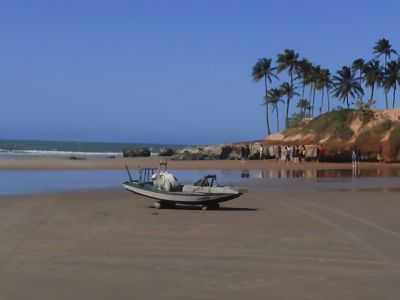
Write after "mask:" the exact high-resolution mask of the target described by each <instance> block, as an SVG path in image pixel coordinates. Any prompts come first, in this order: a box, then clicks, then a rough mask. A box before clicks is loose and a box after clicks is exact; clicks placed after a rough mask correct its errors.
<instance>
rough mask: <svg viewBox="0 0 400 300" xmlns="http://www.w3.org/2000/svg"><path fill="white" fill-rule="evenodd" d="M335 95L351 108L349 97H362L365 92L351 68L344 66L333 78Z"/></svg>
mask: <svg viewBox="0 0 400 300" xmlns="http://www.w3.org/2000/svg"><path fill="white" fill-rule="evenodd" d="M332 92H333V95H334V96H335V97H337V98H339V99H341V100H342V101H343V102H345V101H346V104H347V108H350V102H349V97H352V98H354V97H356V96H362V95H363V94H364V90H363V88H362V87H361V85H360V83H359V81H358V80H357V78H356V77H355V76H354V73H353V72H352V71H351V69H350V68H349V67H346V66H344V67H343V68H342V69H341V70H339V71H337V73H336V75H335V76H333V91H332Z"/></svg>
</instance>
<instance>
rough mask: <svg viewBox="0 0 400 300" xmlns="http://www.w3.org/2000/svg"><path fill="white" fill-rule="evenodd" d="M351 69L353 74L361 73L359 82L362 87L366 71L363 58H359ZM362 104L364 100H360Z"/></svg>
mask: <svg viewBox="0 0 400 300" xmlns="http://www.w3.org/2000/svg"><path fill="white" fill-rule="evenodd" d="M351 68H352V70H353V72H359V73H358V74H359V77H358V78H359V81H360V86H362V80H363V76H362V75H363V71H364V69H365V60H364V59H363V58H357V59H355V60H354V61H353V64H352V65H351ZM360 102H361V103H362V98H360Z"/></svg>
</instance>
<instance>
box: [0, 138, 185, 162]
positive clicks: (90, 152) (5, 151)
mask: <svg viewBox="0 0 400 300" xmlns="http://www.w3.org/2000/svg"><path fill="white" fill-rule="evenodd" d="M186 146H188V145H176V144H175V145H169V144H140V143H106V142H76V141H38V140H0V159H1V158H3V159H6V158H21V157H31V156H101V157H103V156H104V157H107V156H122V151H123V150H124V149H133V148H142V147H146V148H149V149H150V150H151V152H152V153H157V152H159V150H160V149H161V148H173V149H179V148H183V147H186Z"/></svg>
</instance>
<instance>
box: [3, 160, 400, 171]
mask: <svg viewBox="0 0 400 300" xmlns="http://www.w3.org/2000/svg"><path fill="white" fill-rule="evenodd" d="M160 159H162V158H159V157H150V158H116V159H88V160H70V159H52V158H36V159H35V158H32V159H8V160H0V170H100V169H104V170H112V169H123V168H125V165H128V166H129V167H130V168H132V169H135V168H139V167H149V168H150V167H153V168H157V167H158V166H159V163H160ZM168 167H169V168H170V169H196V170H212V169H218V170H254V169H302V170H311V169H351V168H352V166H351V164H350V163H317V162H307V163H302V164H293V163H289V164H286V163H284V162H277V161H276V160H262V161H258V160H252V161H251V160H249V161H245V160H203V161H171V160H169V161H168ZM362 168H364V169H377V168H379V169H390V168H400V164H399V163H396V164H379V163H362Z"/></svg>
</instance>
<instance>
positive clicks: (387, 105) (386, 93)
mask: <svg viewBox="0 0 400 300" xmlns="http://www.w3.org/2000/svg"><path fill="white" fill-rule="evenodd" d="M386 69H387V55H385V72H386ZM383 90H384V93H385V105H386V109H389V102H388V91H387V89H385V88H383Z"/></svg>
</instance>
